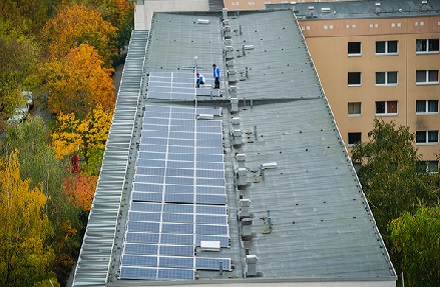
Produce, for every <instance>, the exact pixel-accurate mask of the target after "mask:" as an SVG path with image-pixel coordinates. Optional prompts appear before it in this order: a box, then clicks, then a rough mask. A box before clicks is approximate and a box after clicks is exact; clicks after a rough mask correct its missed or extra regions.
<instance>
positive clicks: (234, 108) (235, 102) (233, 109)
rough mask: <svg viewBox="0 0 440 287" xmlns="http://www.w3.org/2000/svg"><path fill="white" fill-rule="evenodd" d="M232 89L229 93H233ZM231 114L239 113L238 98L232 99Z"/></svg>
mask: <svg viewBox="0 0 440 287" xmlns="http://www.w3.org/2000/svg"><path fill="white" fill-rule="evenodd" d="M231 88H232V87H230V88H229V93H231ZM236 88H237V87H235V90H236ZM231 96H232V95H231ZM231 112H232V113H236V112H238V98H231Z"/></svg>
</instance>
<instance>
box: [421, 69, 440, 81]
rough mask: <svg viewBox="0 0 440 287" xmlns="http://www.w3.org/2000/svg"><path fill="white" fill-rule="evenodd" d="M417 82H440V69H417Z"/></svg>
mask: <svg viewBox="0 0 440 287" xmlns="http://www.w3.org/2000/svg"><path fill="white" fill-rule="evenodd" d="M416 84H438V70H417V71H416Z"/></svg>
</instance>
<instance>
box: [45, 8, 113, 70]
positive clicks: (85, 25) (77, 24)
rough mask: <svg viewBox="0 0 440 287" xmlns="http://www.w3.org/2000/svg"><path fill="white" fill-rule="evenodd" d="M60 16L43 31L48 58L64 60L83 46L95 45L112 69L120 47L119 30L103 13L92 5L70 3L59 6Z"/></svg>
mask: <svg viewBox="0 0 440 287" xmlns="http://www.w3.org/2000/svg"><path fill="white" fill-rule="evenodd" d="M58 8H59V9H58V13H57V14H56V15H55V16H54V17H53V18H51V19H50V20H49V21H48V22H47V24H46V26H45V27H44V29H43V38H44V39H45V42H46V43H47V44H48V47H47V48H48V49H47V53H48V56H50V57H54V58H57V59H61V58H63V57H64V56H66V55H67V54H68V53H69V52H70V51H71V49H72V48H75V47H78V46H80V45H81V44H88V45H90V46H93V47H94V48H95V50H96V51H97V52H98V54H99V55H100V56H101V57H102V59H103V61H104V64H105V66H106V67H110V64H111V53H112V51H113V50H114V49H113V47H116V42H115V40H116V30H117V28H115V27H113V26H112V24H111V23H110V22H108V21H105V20H104V19H103V18H102V16H101V13H100V12H98V11H97V10H96V9H90V8H91V6H87V7H86V6H85V5H83V4H70V5H62V6H59V7H58Z"/></svg>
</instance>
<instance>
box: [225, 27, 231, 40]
mask: <svg viewBox="0 0 440 287" xmlns="http://www.w3.org/2000/svg"><path fill="white" fill-rule="evenodd" d="M231 31H232V30H231V26H225V27H223V37H225V39H231V37H232V35H231Z"/></svg>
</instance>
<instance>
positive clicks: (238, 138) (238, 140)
mask: <svg viewBox="0 0 440 287" xmlns="http://www.w3.org/2000/svg"><path fill="white" fill-rule="evenodd" d="M232 135H233V137H234V141H233V144H234V145H241V144H242V143H243V133H242V131H241V130H240V129H237V130H234V132H233V134H232Z"/></svg>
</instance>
